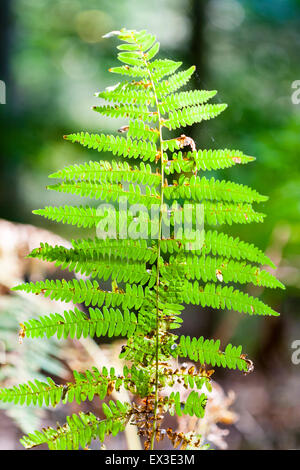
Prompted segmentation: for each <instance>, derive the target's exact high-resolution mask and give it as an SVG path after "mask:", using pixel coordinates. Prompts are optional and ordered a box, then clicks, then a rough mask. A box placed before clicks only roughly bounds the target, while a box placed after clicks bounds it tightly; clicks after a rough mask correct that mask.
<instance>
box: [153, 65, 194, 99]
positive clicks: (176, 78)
mask: <svg viewBox="0 0 300 470" xmlns="http://www.w3.org/2000/svg"><path fill="white" fill-rule="evenodd" d="M195 70H196V67H195V66H194V65H192V67H190V68H188V69H187V70H184V71H182V72H177V73H175V74H173V75H171V76H170V77H169V78H168V79H167V80H164V81H162V82H160V83H159V84H158V86H157V87H156V91H157V96H158V98H159V99H162V98H164V97H165V96H167V95H170V94H171V93H174V91H176V90H179V88H181V87H183V86H184V85H186V84H187V83H188V81H189V80H190V78H191V76H192V75H193V73H194V72H195Z"/></svg>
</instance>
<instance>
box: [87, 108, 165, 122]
mask: <svg viewBox="0 0 300 470" xmlns="http://www.w3.org/2000/svg"><path fill="white" fill-rule="evenodd" d="M92 109H93V111H96V112H97V113H99V114H102V115H103V116H107V117H111V118H116V119H117V118H121V117H124V118H130V119H141V120H142V121H147V122H157V119H158V116H157V114H156V113H155V112H153V111H148V107H147V106H134V105H130V104H127V105H124V106H117V105H115V106H109V105H106V106H93V108H92Z"/></svg>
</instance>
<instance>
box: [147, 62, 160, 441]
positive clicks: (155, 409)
mask: <svg viewBox="0 0 300 470" xmlns="http://www.w3.org/2000/svg"><path fill="white" fill-rule="evenodd" d="M145 64H146V66H147V68H148V70H149V77H150V81H151V85H152V89H153V93H154V97H155V105H156V110H157V114H158V130H159V143H160V162H161V185H160V208H159V225H158V241H157V265H156V266H157V270H156V272H157V274H156V329H155V336H156V337H155V384H154V386H155V399H154V417H153V432H152V436H151V444H150V449H151V450H153V449H154V441H155V436H156V431H157V410H158V388H159V380H158V363H159V262H160V251H161V231H162V217H163V204H164V162H163V138H162V118H161V114H160V111H159V103H158V97H157V93H156V89H155V84H154V80H153V77H152V74H151V70H150V68H149V66H148V62H147V60H146V59H145Z"/></svg>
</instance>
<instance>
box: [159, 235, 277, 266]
mask: <svg viewBox="0 0 300 470" xmlns="http://www.w3.org/2000/svg"><path fill="white" fill-rule="evenodd" d="M190 241H191V240H188V239H185V238H183V239H181V240H176V239H164V240H162V241H161V250H162V252H163V253H167V252H168V253H171V254H172V253H179V252H181V251H185V245H186V243H189V242H190ZM189 251H190V250H189ZM195 252H196V254H199V255H200V254H202V255H209V254H210V253H211V254H213V255H215V256H216V255H219V256H225V257H226V258H235V259H237V260H240V259H245V260H248V261H251V262H253V263H258V264H262V265H269V266H271V268H273V269H275V268H276V266H275V265H274V263H273V262H272V261H271V260H270V258H268V256H266V255H265V254H264V253H263V252H262V251H261V250H260V249H259V248H257V247H256V246H254V245H253V244H250V243H246V242H244V241H242V240H240V239H239V237H236V238H233V237H232V236H230V235H227V234H226V233H222V232H217V231H216V230H214V231H211V230H208V231H205V235H204V241H203V245H202V246H201V248H200V249H199V250H195Z"/></svg>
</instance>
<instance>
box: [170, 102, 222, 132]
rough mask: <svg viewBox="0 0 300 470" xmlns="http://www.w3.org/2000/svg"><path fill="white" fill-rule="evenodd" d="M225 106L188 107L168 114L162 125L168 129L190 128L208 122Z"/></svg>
mask: <svg viewBox="0 0 300 470" xmlns="http://www.w3.org/2000/svg"><path fill="white" fill-rule="evenodd" d="M226 108H227V104H205V105H202V106H201V105H200V106H189V107H188V108H183V109H179V110H178V111H173V112H170V113H169V117H168V119H166V120H165V121H164V123H163V125H164V126H165V127H167V128H168V129H170V130H171V129H177V128H180V127H186V126H192V125H193V124H195V123H196V122H198V123H199V122H201V121H208V120H209V119H213V118H215V117H216V116H218V115H219V114H221V113H222V111H224V110H225V109H226Z"/></svg>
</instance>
